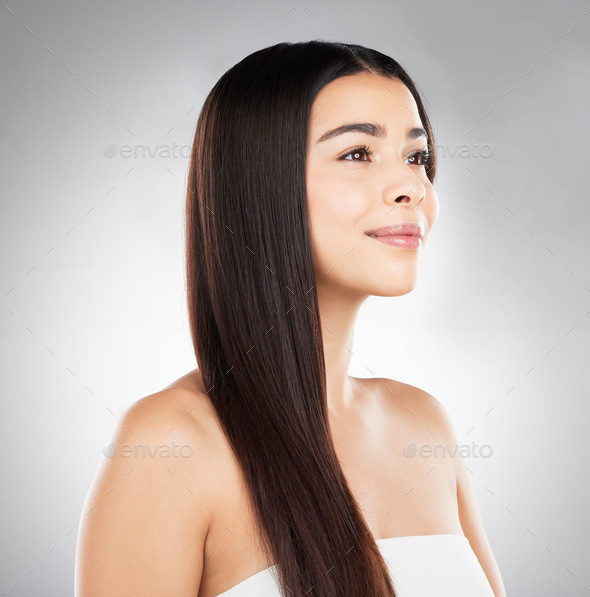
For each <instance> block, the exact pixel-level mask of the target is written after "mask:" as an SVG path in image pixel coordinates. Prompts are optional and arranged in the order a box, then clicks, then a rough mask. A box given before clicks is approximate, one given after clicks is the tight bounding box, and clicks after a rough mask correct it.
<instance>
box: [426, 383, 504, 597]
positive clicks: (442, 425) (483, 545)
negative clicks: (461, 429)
mask: <svg viewBox="0 0 590 597" xmlns="http://www.w3.org/2000/svg"><path fill="white" fill-rule="evenodd" d="M427 400H428V401H429V406H430V408H431V411H432V413H433V415H434V417H435V420H436V426H437V427H438V430H439V432H440V433H441V435H442V436H443V440H444V442H445V444H447V445H448V446H449V448H450V449H451V450H452V449H453V448H455V447H456V446H459V442H458V438H457V433H456V431H455V428H454V425H453V422H452V419H451V417H450V415H449V413H448V411H447V410H446V408H445V407H444V406H443V405H442V404H441V402H440V401H438V400H437V399H436V398H434V397H433V396H430V394H427ZM449 453H450V452H449ZM453 453H454V454H455V456H453V460H454V463H455V472H456V477H457V503H458V509H459V520H460V522H461V528H462V529H463V533H464V534H465V536H466V537H467V539H468V540H469V543H470V545H471V548H472V549H473V551H474V553H475V555H476V556H477V559H478V560H479V563H480V565H481V567H482V568H483V570H484V572H485V574H486V577H487V579H488V581H489V583H490V585H491V587H492V590H493V591H494V595H495V596H496V597H506V591H505V589H504V584H503V582H502V576H501V574H500V570H499V568H498V565H497V563H496V559H495V557H494V554H493V552H492V549H491V547H490V544H489V541H488V538H487V535H486V532H485V528H484V525H483V521H482V518H481V515H480V512H479V507H478V505H477V498H476V495H475V492H474V491H473V486H472V484H471V479H470V477H469V475H470V473H469V471H468V470H467V468H466V466H465V462H464V461H463V458H462V457H461V450H460V449H459V448H457V450H456V452H453Z"/></svg>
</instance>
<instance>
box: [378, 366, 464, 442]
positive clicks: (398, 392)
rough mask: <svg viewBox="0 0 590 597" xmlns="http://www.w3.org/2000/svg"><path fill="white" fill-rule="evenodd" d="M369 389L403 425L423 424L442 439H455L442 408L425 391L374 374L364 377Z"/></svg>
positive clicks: (451, 440)
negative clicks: (368, 377) (367, 377)
mask: <svg viewBox="0 0 590 597" xmlns="http://www.w3.org/2000/svg"><path fill="white" fill-rule="evenodd" d="M366 382H367V384H368V387H369V388H374V390H373V392H374V393H375V394H376V395H377V397H378V399H379V402H380V405H381V407H382V408H383V409H384V411H385V412H389V413H391V414H392V415H394V416H396V417H397V418H398V419H399V418H402V419H403V421H404V424H406V425H410V426H412V427H415V426H417V427H419V428H424V427H426V429H427V430H429V432H430V433H432V434H434V435H435V436H437V437H439V438H441V439H443V440H444V441H449V442H455V440H456V432H455V429H454V426H453V421H452V419H451V416H450V414H449V412H448V410H447V409H446V407H445V406H444V405H443V404H442V402H440V400H438V399H437V398H435V397H434V396H433V395H432V394H430V393H428V392H427V391H425V390H422V389H421V388H418V387H416V386H413V385H410V384H407V383H403V382H401V381H396V380H393V379H388V378H384V377H376V378H371V379H368V380H366Z"/></svg>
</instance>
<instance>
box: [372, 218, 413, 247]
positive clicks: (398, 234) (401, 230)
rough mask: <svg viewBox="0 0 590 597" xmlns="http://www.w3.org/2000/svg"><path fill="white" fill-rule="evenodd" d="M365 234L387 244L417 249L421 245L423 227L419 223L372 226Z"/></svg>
mask: <svg viewBox="0 0 590 597" xmlns="http://www.w3.org/2000/svg"><path fill="white" fill-rule="evenodd" d="M365 234H366V235H367V236H369V237H370V238H374V239H375V240H378V241H381V242H382V243H385V244H387V245H392V246H395V247H402V248H405V249H417V248H419V247H421V246H422V239H423V238H424V227H423V226H422V225H421V224H393V225H391V226H383V227H382V228H375V229H373V228H372V229H371V230H369V231H368V232H365Z"/></svg>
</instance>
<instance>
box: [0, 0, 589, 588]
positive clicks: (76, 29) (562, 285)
mask: <svg viewBox="0 0 590 597" xmlns="http://www.w3.org/2000/svg"><path fill="white" fill-rule="evenodd" d="M589 9H590V6H589V5H588V3H587V2H581V1H570V2H567V3H563V2H557V1H554V2H532V1H525V2H502V1H498V0H496V1H495V2H493V3H492V2H489V3H473V2H466V1H463V2H459V1H451V2H444V3H443V2H434V1H432V0H426V1H422V2H419V3H408V2H400V3H392V2H386V1H380V2H377V1H371V0H369V1H364V2H346V3H343V2H333V1H331V2H318V1H313V0H311V1H310V2H309V3H308V4H307V6H306V5H304V4H301V3H293V2H291V1H288V2H276V1H275V2H269V1H268V2H263V1H257V2H249V3H247V4H246V3H237V2H235V3H229V2H226V3H216V4H214V3H206V4H205V3H195V2H173V3H163V2H152V1H150V2H134V1H126V2H123V3H115V2H95V3H89V2H85V3H75V2H71V1H67V2H51V3H44V2H39V1H37V2H31V1H18V0H8V5H7V7H6V8H5V7H4V5H3V6H2V8H1V9H0V44H1V46H0V64H1V83H0V175H1V181H2V184H1V192H2V196H1V199H2V218H1V228H0V245H1V247H0V248H1V250H0V260H1V272H0V276H1V287H0V288H1V291H2V297H3V298H2V301H3V308H2V310H1V316H0V325H1V335H0V351H1V354H0V359H1V362H2V376H1V378H0V388H1V392H2V417H1V419H0V433H1V437H2V440H3V444H4V449H3V450H2V515H1V516H2V520H1V527H0V536H1V537H2V554H1V558H0V570H1V581H0V594H1V595H5V594H7V593H8V594H10V596H11V597H20V596H29V595H44V596H46V597H49V596H52V595H56V596H57V595H59V596H63V595H71V594H72V593H73V588H72V587H73V573H74V558H75V545H76V537H77V532H78V528H79V521H80V517H81V516H82V514H83V513H82V505H83V502H84V498H85V496H86V492H87V490H88V487H89V485H90V483H91V481H92V478H93V476H94V472H95V470H96V467H97V466H98V463H99V461H100V459H101V458H102V457H103V456H102V449H103V447H104V446H105V445H106V443H107V441H108V438H109V437H110V433H111V431H112V429H113V426H114V424H115V421H116V418H117V417H118V416H120V415H121V414H122V412H123V411H124V410H125V409H126V408H127V407H128V406H129V405H130V404H131V403H132V402H134V401H135V400H137V399H139V398H141V397H143V396H146V395H148V394H150V393H153V392H155V391H158V390H159V389H161V388H162V387H164V386H165V385H168V383H170V382H171V381H172V380H174V379H176V378H177V377H179V376H180V375H182V374H184V373H185V372H187V371H189V370H190V369H192V368H194V366H195V361H194V357H193V354H192V348H191V344H190V335H189V330H188V325H187V318H186V314H185V308H186V306H185V298H184V288H185V284H184V270H183V265H184V264H183V215H184V214H183V210H184V193H185V185H186V176H187V168H188V159H187V157H186V156H188V151H189V148H190V144H191V142H192V137H193V134H194V128H195V124H196V118H197V115H198V112H199V109H200V107H201V104H202V102H203V100H204V98H205V95H206V93H207V92H208V91H209V89H210V88H211V87H212V85H213V84H214V83H215V81H216V80H217V79H218V78H219V77H220V76H221V74H222V73H223V72H224V71H225V70H226V69H227V68H229V67H230V66H232V65H233V64H234V63H236V62H237V61H239V60H240V59H241V58H243V57H244V56H245V55H246V54H248V53H249V52H250V51H252V50H254V49H258V48H261V47H264V46H268V45H271V44H274V43H277V42H279V41H299V40H307V39H316V38H319V39H328V40H330V39H335V40H339V41H345V42H351V43H361V44H366V45H369V46H372V47H375V48H376V49H379V50H381V51H384V52H386V53H389V54H390V55H392V56H394V57H395V58H396V59H398V60H399V61H400V62H401V63H402V65H404V67H405V68H406V69H407V70H408V71H409V73H410V75H411V76H412V77H414V79H415V80H416V82H417V84H418V86H419V89H420V91H421V93H422V94H423V96H424V99H425V100H426V103H427V107H428V109H429V110H430V115H431V118H432V120H433V124H434V126H435V132H436V134H437V138H438V143H439V150H440V152H441V154H443V156H444V157H443V158H442V159H441V165H440V178H439V181H438V183H437V190H438V194H439V197H440V200H441V210H440V216H439V219H438V222H437V224H436V227H435V229H434V231H433V234H432V237H431V240H430V242H429V247H428V249H429V250H428V251H427V255H426V258H425V263H424V267H423V272H422V277H421V280H420V283H419V286H418V287H417V288H416V289H415V290H414V291H413V292H412V293H410V294H408V295H406V296H404V297H400V298H377V297H371V298H370V299H369V300H368V301H367V303H366V304H365V305H364V306H363V309H362V311H361V313H360V315H359V319H358V325H357V331H356V336H355V341H354V347H353V348H352V350H353V353H354V357H353V361H352V367H351V374H352V375H356V376H359V377H365V376H372V375H376V376H379V377H391V378H394V379H399V380H401V381H405V382H407V383H411V384H414V385H417V386H419V387H421V388H423V389H425V390H427V391H428V392H430V393H431V394H433V395H434V396H436V397H437V398H438V399H439V400H440V401H441V402H442V403H443V404H444V405H445V406H446V407H447V409H448V410H449V412H450V413H451V415H452V417H453V420H454V421H455V424H456V428H457V432H458V435H459V437H460V441H461V442H463V443H464V444H468V445H472V444H471V442H475V443H476V444H477V445H482V444H485V445H489V446H491V447H492V448H493V455H491V456H490V457H488V458H481V457H479V458H478V457H470V458H467V459H466V460H467V466H468V467H469V470H470V471H471V473H472V482H473V485H474V488H475V491H476V493H477V496H478V500H479V504H480V509H481V513H482V518H483V520H484V524H485V526H486V530H487V533H488V537H489V540H490V543H491V545H492V549H493V551H494V553H495V556H496V559H497V561H498V564H499V566H500V569H501V572H502V575H503V578H504V582H505V585H506V588H507V591H508V594H509V595H512V596H544V595H547V596H549V595H551V596H552V595H568V596H577V595H587V594H588V590H589V589H588V586H590V570H589V567H588V562H589V561H590V548H589V538H590V515H589V513H588V509H587V502H588V485H589V483H588V465H587V454H588V445H587V437H588V415H589V414H590V407H589V406H588V398H589V387H590V380H589V375H588V360H589V359H588V355H589V347H590V331H589V326H590V315H589V313H590V264H589V261H588V256H589V255H590V252H589V241H588V223H589V215H590V201H589V199H590V197H589V183H588V163H589V157H590V155H589V150H588V143H587V136H588V131H589V124H590V116H589V110H588V108H589V100H588V97H589V93H590V76H589V74H590V73H589V71H590V68H589V67H590V62H589V49H590V14H589ZM125 145H129V146H130V147H131V149H129V151H131V152H133V151H136V152H137V153H136V157H132V156H131V157H129V156H127V155H126V154H125V148H124V146H125ZM175 148H176V149H175ZM148 150H149V151H150V152H151V153H152V155H153V156H154V157H149V154H148V155H146V157H142V155H143V154H142V151H145V152H147V151H148ZM167 151H168V152H172V153H174V152H175V154H173V155H166V152H167ZM154 153H155V155H154ZM183 154H184V155H183ZM109 156H112V157H109Z"/></svg>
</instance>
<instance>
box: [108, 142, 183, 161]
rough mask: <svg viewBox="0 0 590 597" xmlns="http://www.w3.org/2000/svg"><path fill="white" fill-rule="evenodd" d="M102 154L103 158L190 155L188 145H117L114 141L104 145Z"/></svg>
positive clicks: (165, 157) (167, 157)
mask: <svg viewBox="0 0 590 597" xmlns="http://www.w3.org/2000/svg"><path fill="white" fill-rule="evenodd" d="M102 155H104V157H105V158H114V157H116V156H118V157H120V158H164V159H170V158H188V157H190V155H191V146H190V145H176V143H174V141H172V143H165V144H163V145H142V144H137V145H129V144H123V145H117V144H116V143H109V144H108V145H105V148H104V149H103V150H102Z"/></svg>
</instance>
